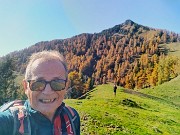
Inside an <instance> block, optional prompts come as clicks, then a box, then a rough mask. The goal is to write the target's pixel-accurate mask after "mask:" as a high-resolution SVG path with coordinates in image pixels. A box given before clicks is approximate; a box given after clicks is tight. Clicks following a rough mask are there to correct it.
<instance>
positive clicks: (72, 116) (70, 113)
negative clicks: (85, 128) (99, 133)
mask: <svg viewBox="0 0 180 135" xmlns="http://www.w3.org/2000/svg"><path fill="white" fill-rule="evenodd" d="M63 109H64V111H65V112H66V113H65V116H64V118H65V121H66V123H67V124H69V123H68V118H69V121H70V123H71V126H72V130H73V133H74V135H76V128H75V125H74V121H75V119H76V118H77V116H76V115H75V113H74V112H73V110H72V108H71V107H69V106H64V107H63ZM66 114H67V115H66ZM67 116H68V117H67ZM67 130H68V129H67Z"/></svg>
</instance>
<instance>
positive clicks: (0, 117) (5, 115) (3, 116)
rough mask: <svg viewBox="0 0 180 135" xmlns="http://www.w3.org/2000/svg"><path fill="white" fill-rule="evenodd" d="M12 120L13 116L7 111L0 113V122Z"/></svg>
mask: <svg viewBox="0 0 180 135" xmlns="http://www.w3.org/2000/svg"><path fill="white" fill-rule="evenodd" d="M12 118H13V115H12V113H11V112H10V110H9V109H8V110H6V111H4V112H0V122H1V120H10V119H12Z"/></svg>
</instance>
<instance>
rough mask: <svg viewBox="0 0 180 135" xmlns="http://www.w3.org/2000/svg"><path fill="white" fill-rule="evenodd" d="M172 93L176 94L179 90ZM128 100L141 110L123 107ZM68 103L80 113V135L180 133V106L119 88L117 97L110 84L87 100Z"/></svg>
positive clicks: (97, 90)
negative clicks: (129, 92) (125, 91)
mask: <svg viewBox="0 0 180 135" xmlns="http://www.w3.org/2000/svg"><path fill="white" fill-rule="evenodd" d="M167 89H168V88H167ZM167 89H166V90H167ZM153 90H156V88H154V89H153ZM159 90H160V89H159ZM163 92H165V91H161V94H162V93H163ZM171 92H172V93H175V94H177V93H176V91H173V90H172V91H171ZM159 93H160V91H159ZM152 95H153V96H156V95H155V94H152ZM164 95H165V94H164ZM157 96H158V95H157ZM177 96H178V95H177ZM127 99H128V100H130V101H132V102H133V103H136V104H137V105H138V107H135V106H131V105H128V103H127V104H124V103H123V101H128V100H127ZM169 101H171V100H170V99H169ZM65 102H66V103H67V104H68V105H70V106H73V107H74V108H76V109H77V110H78V112H79V113H80V116H81V133H82V134H84V135H85V134H97V135H101V134H104V135H105V134H112V135H119V134H129V135H132V134H137V135H147V134H150V135H153V134H154V135H156V134H167V135H168V134H169V135H171V134H173V135H175V134H180V129H179V127H180V116H179V111H180V108H179V107H178V106H174V105H172V104H169V103H164V102H163V100H162V101H161V100H156V99H151V98H147V97H143V96H137V95H132V94H128V93H124V92H123V88H120V87H118V89H117V95H116V97H115V96H114V95H113V85H111V84H107V85H99V86H97V87H96V88H95V89H93V90H92V92H91V93H90V94H89V95H88V96H87V97H86V99H81V100H73V99H68V100H65ZM172 102H174V101H173V100H172ZM177 102H178V101H177ZM177 102H176V103H177Z"/></svg>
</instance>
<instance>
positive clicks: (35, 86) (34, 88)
mask: <svg viewBox="0 0 180 135" xmlns="http://www.w3.org/2000/svg"><path fill="white" fill-rule="evenodd" d="M45 85H46V84H45V82H41V81H37V82H33V83H32V84H31V85H30V88H31V90H32V91H41V90H44V87H45Z"/></svg>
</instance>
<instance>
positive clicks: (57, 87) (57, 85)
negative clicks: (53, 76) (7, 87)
mask: <svg viewBox="0 0 180 135" xmlns="http://www.w3.org/2000/svg"><path fill="white" fill-rule="evenodd" d="M27 82H29V87H30V89H31V90H32V91H43V90H44V89H45V88H46V85H47V84H50V86H51V89H53V90H54V91H61V90H64V89H65V87H66V80H62V79H57V80H51V81H46V80H37V81H34V80H28V81H27Z"/></svg>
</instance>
